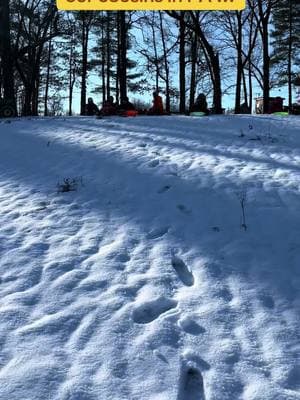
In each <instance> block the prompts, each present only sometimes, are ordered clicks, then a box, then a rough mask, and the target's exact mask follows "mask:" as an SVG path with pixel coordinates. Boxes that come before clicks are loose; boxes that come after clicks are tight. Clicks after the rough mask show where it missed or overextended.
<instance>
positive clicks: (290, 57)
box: [288, 0, 293, 112]
mask: <svg viewBox="0 0 300 400" xmlns="http://www.w3.org/2000/svg"><path fill="white" fill-rule="evenodd" d="M292 29H293V9H292V0H289V47H288V96H289V112H291V111H292V108H293V90H292V84H293V82H292V52H293V31H292Z"/></svg>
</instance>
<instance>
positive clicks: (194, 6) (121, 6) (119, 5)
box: [57, 0, 245, 11]
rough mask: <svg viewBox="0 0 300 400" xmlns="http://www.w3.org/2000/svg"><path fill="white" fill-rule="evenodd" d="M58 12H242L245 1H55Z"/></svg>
mask: <svg viewBox="0 0 300 400" xmlns="http://www.w3.org/2000/svg"><path fill="white" fill-rule="evenodd" d="M57 7H58V8H59V9H60V10H69V11H71V10H242V9H243V8H245V0H57Z"/></svg>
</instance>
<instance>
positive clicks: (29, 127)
mask: <svg viewBox="0 0 300 400" xmlns="http://www.w3.org/2000/svg"><path fill="white" fill-rule="evenodd" d="M69 189H72V190H71V191H68V190H69ZM73 189H74V190H73ZM299 209H300V119H299V118H297V117H295V118H292V117H291V118H280V117H272V116H270V117H266V116H262V117H253V116H251V117H250V116H223V117H205V118H191V117H179V116H177V117H173V116H172V117H137V118H112V119H104V120H95V119H91V118H79V117H77V118H57V119H50V118H49V119H31V120H25V119H20V120H15V121H11V123H7V121H5V120H2V121H1V123H0V211H1V213H0V253H1V254H0V255H1V258H0V399H1V400H8V399H10V400H16V399H18V400H20V399H22V400H35V399H36V400H204V399H205V400H238V399H241V400H296V399H300V365H299V357H300V355H299V349H300V345H299V342H300V340H299V339H300V330H299V325H300V323H299V321H300V318H299V317H300V309H299V299H300V296H299V291H300V289H299V287H300V286H299V284H300V212H299ZM243 211H244V216H243Z"/></svg>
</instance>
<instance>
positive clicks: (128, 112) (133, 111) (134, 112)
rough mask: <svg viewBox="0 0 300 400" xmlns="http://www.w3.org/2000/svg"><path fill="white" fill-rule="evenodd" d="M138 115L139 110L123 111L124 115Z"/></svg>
mask: <svg viewBox="0 0 300 400" xmlns="http://www.w3.org/2000/svg"><path fill="white" fill-rule="evenodd" d="M137 115H138V111H136V110H127V111H125V112H124V113H123V117H136V116H137Z"/></svg>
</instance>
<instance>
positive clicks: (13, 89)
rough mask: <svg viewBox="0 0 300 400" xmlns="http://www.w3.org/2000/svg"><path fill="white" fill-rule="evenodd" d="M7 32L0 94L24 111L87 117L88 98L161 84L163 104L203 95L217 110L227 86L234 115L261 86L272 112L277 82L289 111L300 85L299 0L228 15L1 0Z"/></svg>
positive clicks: (2, 29)
mask: <svg viewBox="0 0 300 400" xmlns="http://www.w3.org/2000/svg"><path fill="white" fill-rule="evenodd" d="M0 38H1V40H0V99H1V100H0V101H1V102H6V103H7V104H9V105H10V107H12V108H13V109H15V110H17V113H18V115H23V116H31V115H33V116H35V115H45V116H49V115H59V114H62V113H63V112H65V111H66V110H65V109H67V111H66V112H67V114H69V115H72V112H73V111H75V112H76V113H79V112H80V113H81V115H84V113H85V105H86V102H87V97H89V96H92V97H93V98H94V100H95V102H97V103H98V104H99V103H101V102H103V101H105V100H106V99H107V98H108V97H109V96H111V95H113V96H114V97H115V99H116V101H117V102H119V101H120V100H122V99H123V98H124V97H126V96H129V97H130V98H137V97H139V98H142V96H143V95H144V94H145V93H150V94H151V92H152V91H153V90H154V89H155V90H159V91H160V93H161V94H162V95H163V97H164V102H165V108H166V111H170V110H172V109H175V108H176V109H177V110H178V111H179V112H180V113H185V112H188V111H189V110H190V109H191V107H192V106H193V104H194V102H195V98H196V96H197V94H198V93H199V92H202V93H204V94H205V95H206V96H209V98H210V99H211V103H212V104H213V110H214V112H215V113H217V114H219V113H222V108H223V105H222V98H223V96H224V94H228V93H232V94H233V95H234V104H233V107H234V112H235V113H240V112H241V106H243V107H245V106H246V107H247V109H248V110H249V112H252V111H253V108H254V104H253V98H254V96H255V91H257V90H255V88H257V87H259V88H260V91H261V93H262V94H263V98H264V102H263V111H264V112H266V113H267V112H268V110H269V97H270V92H271V90H272V89H273V88H276V87H277V88H278V87H285V88H286V89H287V93H288V98H287V102H288V106H289V107H290V108H291V107H292V104H293V103H294V102H295V87H296V84H300V82H299V80H300V79H299V75H297V74H299V71H300V1H299V0H247V7H246V9H245V10H243V11H223V12H221V11H218V12H215V11H214V12H213V11H143V12H142V11H80V12H79V11H78V12H66V11H59V10H57V8H56V6H55V1H53V0H51V1H50V0H11V1H9V0H0ZM90 87H93V91H92V93H91V91H90V90H88V91H87V88H90ZM75 91H79V92H80V110H74V93H75ZM77 103H78V102H77Z"/></svg>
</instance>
